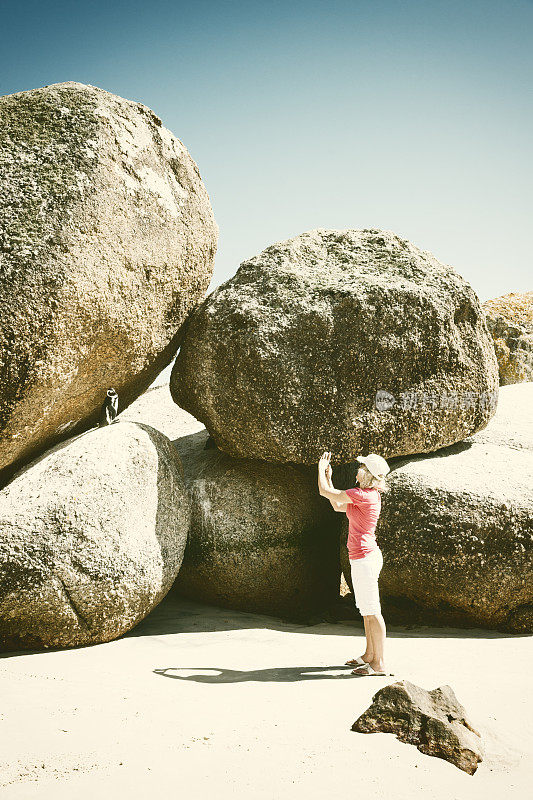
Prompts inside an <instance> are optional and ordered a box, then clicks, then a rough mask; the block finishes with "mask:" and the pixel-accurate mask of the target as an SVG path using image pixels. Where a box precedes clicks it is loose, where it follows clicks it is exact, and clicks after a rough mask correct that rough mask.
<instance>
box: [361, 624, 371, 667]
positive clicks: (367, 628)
mask: <svg viewBox="0 0 533 800" xmlns="http://www.w3.org/2000/svg"><path fill="white" fill-rule="evenodd" d="M363 622H364V624H365V636H366V650H365V652H364V653H363V655H362V656H361V658H362V659H363V661H366V662H367V664H370V662H371V661H372V659H373V658H374V646H373V642H372V632H371V630H370V625H369V624H368V617H363Z"/></svg>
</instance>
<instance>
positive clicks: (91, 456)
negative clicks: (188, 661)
mask: <svg viewBox="0 0 533 800" xmlns="http://www.w3.org/2000/svg"><path fill="white" fill-rule="evenodd" d="M189 522H190V507H189V501H188V497H187V493H186V490H185V486H184V482H183V474H182V467H181V464H180V459H179V456H178V455H177V452H176V450H175V448H174V447H173V446H172V444H171V443H170V442H169V440H168V439H167V438H166V437H165V436H163V435H162V434H161V433H159V432H158V431H156V430H154V429H153V428H150V427H148V426H143V425H138V424H135V423H131V422H124V423H120V424H117V423H115V424H113V425H110V426H109V427H106V428H100V429H96V430H91V431H89V432H87V433H85V434H82V435H81V436H79V437H77V438H75V439H72V440H70V441H68V442H67V443H64V444H61V445H57V446H56V447H55V448H54V449H53V450H51V451H49V452H48V453H46V454H45V455H44V456H42V457H41V458H40V459H39V460H37V461H35V462H33V463H32V464H30V465H29V466H28V467H26V468H25V469H24V470H23V471H22V472H21V473H19V474H18V475H17V476H15V478H14V479H13V480H12V481H11V483H10V484H9V485H8V486H7V487H6V488H5V489H4V490H3V491H1V492H0V644H1V645H2V648H3V649H19V648H27V647H55V646H62V647H69V646H75V645H81V644H91V643H96V642H106V641H109V640H111V639H115V638H116V637H117V636H120V635H121V634H123V633H124V632H125V631H127V630H129V629H130V628H132V627H133V626H134V625H136V623H137V622H139V621H140V620H141V619H143V617H145V616H146V614H148V612H149V611H151V610H152V608H154V606H156V605H157V604H158V603H159V602H160V601H161V600H162V599H163V597H164V596H165V595H166V593H167V592H168V590H169V589H170V587H171V586H172V583H173V581H174V579H175V577H176V575H177V573H178V570H179V568H180V564H181V561H182V558H183V553H184V550H185V543H186V539H187V531H188V527H189Z"/></svg>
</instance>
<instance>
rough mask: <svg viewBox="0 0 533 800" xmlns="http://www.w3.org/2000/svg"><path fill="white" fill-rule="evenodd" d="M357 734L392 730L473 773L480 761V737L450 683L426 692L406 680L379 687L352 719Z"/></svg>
mask: <svg viewBox="0 0 533 800" xmlns="http://www.w3.org/2000/svg"><path fill="white" fill-rule="evenodd" d="M352 731H358V732H359V733H378V732H382V733H394V734H396V736H397V737H398V739H399V740H400V741H401V742H406V743H407V744H414V745H416V747H417V749H418V750H420V752H421V753H426V755H428V756H436V757H437V758H443V759H445V760H446V761H450V762H451V763H452V764H455V766H456V767H459V769H462V770H463V771H464V772H468V774H469V775H473V774H474V773H475V771H476V770H477V768H478V764H479V763H480V761H483V749H482V744H481V736H480V734H479V733H478V732H477V731H476V730H475V728H474V727H473V726H472V723H471V722H470V721H469V720H468V718H467V715H466V711H465V709H464V708H463V706H462V705H461V704H460V703H459V701H458V700H457V698H456V696H455V693H454V691H453V689H452V688H451V686H439V687H438V688H437V689H432V690H431V691H429V692H428V691H426V690H425V689H422V688H421V687H420V686H416V685H415V684H414V683H410V682H409V681H398V682H397V683H391V684H389V685H388V686H385V687H383V689H380V690H379V691H378V692H376V694H375V695H374V696H373V698H372V705H371V706H370V707H369V708H368V709H367V710H366V711H365V712H364V713H363V714H361V716H360V717H359V718H358V719H357V720H356V721H355V722H354V724H353V725H352Z"/></svg>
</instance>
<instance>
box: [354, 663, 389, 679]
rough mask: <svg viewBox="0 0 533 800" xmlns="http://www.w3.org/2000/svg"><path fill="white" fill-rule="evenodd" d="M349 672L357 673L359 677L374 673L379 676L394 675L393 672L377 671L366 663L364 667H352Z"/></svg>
mask: <svg viewBox="0 0 533 800" xmlns="http://www.w3.org/2000/svg"><path fill="white" fill-rule="evenodd" d="M351 674H352V675H357V676H358V677H359V678H366V677H372V676H373V675H376V676H377V677H380V678H381V677H384V676H387V675H394V672H378V671H377V670H375V669H374V667H371V666H370V664H366V666H365V667H359V668H358V669H352V673H351Z"/></svg>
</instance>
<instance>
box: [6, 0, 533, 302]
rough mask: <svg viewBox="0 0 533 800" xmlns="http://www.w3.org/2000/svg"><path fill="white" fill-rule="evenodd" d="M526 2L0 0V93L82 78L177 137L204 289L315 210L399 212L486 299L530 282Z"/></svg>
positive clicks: (321, 213) (402, 229) (306, 221)
mask: <svg viewBox="0 0 533 800" xmlns="http://www.w3.org/2000/svg"><path fill="white" fill-rule="evenodd" d="M532 34H533V2H531V0H501V1H500V0H442V1H441V0H405V2H402V1H401V0H388V2H387V1H385V0H383V2H381V1H380V0H365V1H364V2H359V1H358V0H352V2H348V1H347V0H324V1H323V2H316V1H313V0H311V1H310V2H298V1H297V2H292V3H291V2H290V0H287V2H278V0H274V2H269V1H268V0H265V1H264V2H262V3H259V2H255V0H248V1H247V2H211V1H210V0H194V2H190V0H189V2H187V3H182V2H179V0H177V1H176V0H174V1H173V2H171V1H170V0H151V1H150V0H149V1H146V2H138V1H137V0H134V2H123V0H113V2H111V3H110V2H105V3H104V2H101V0H95V2H89V1H88V2H54V1H53V0H49V2H43V0H40V1H39V2H34V1H33V0H32V1H31V2H24V0H21V1H19V2H6V1H5V0H0V94H11V93H13V92H18V91H21V90H24V89H32V88H35V87H38V86H44V85H46V84H50V83H58V82H61V81H67V80H74V81H81V82H82V83H90V84H93V85H95V86H99V87H101V88H103V89H106V90H108V91H110V92H114V93H116V94H118V95H121V96H122V97H126V98H129V99H132V100H139V101H141V102H143V103H145V104H146V105H148V106H150V107H151V108H152V109H153V110H154V111H155V112H156V113H157V114H158V115H159V116H160V117H161V118H162V120H163V124H164V125H165V126H166V127H168V128H170V130H172V131H173V133H175V134H176V136H178V137H179V138H180V139H181V140H182V141H183V142H184V144H185V145H186V146H187V147H188V149H189V151H190V153H191V155H192V156H193V158H194V159H195V161H196V162H197V164H198V166H199V168H200V172H201V174H202V177H203V179H204V182H205V184H206V187H207V190H208V192H209V194H210V197H211V202H212V206H213V209H214V213H215V217H216V220H217V222H218V225H219V227H220V239H219V249H218V254H217V259H216V264H215V274H214V276H213V281H212V283H211V287H210V289H212V288H214V287H215V286H216V285H218V284H219V283H221V282H222V281H224V280H226V279H227V278H228V277H230V276H231V275H233V274H234V273H235V271H236V269H237V267H238V265H239V264H240V262H241V261H243V260H244V259H245V258H248V257H250V256H252V255H255V254H256V253H258V252H259V251H260V250H262V249H263V248H264V247H266V246H268V245H269V244H271V243H272V242H275V241H279V240H282V239H286V238H289V237H291V236H296V235H297V234H299V233H302V232H303V231H306V230H310V229H312V228H318V227H325V228H348V227H350V228H363V227H376V228H385V229H389V230H393V231H395V232H396V233H398V234H400V235H402V236H404V237H406V238H408V239H410V240H411V241H412V242H413V243H414V244H415V245H417V246H418V247H421V248H423V249H426V250H430V251H432V252H433V253H434V254H435V255H436V256H437V257H438V258H439V259H440V260H441V261H443V262H445V263H448V264H451V265H453V266H454V267H455V268H456V269H457V270H458V272H460V273H461V275H463V276H464V277H465V278H466V279H467V280H468V281H469V282H470V283H471V284H472V286H473V287H474V289H475V290H476V292H477V293H478V295H479V297H480V299H481V300H485V299H487V298H489V297H495V296H497V295H500V294H505V293H507V292H510V291H525V290H528V289H533V280H532V275H533V269H532V256H531V253H532V221H533V202H532V186H533V159H532V148H531V142H532V141H533V135H532V134H533V130H532V128H533V126H532V117H533V110H532V86H533V80H532V79H533V69H532V66H533V36H532Z"/></svg>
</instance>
